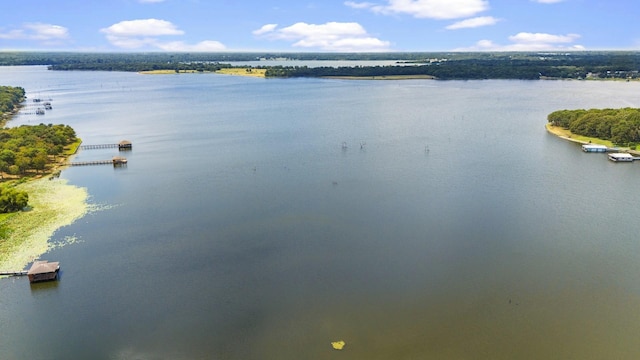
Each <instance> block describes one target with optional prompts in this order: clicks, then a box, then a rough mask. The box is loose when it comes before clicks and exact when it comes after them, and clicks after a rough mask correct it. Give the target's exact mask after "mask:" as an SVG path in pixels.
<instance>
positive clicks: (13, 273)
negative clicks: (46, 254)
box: [0, 271, 27, 276]
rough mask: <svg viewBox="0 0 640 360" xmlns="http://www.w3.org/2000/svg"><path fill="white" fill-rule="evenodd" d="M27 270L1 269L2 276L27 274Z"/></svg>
mask: <svg viewBox="0 0 640 360" xmlns="http://www.w3.org/2000/svg"><path fill="white" fill-rule="evenodd" d="M25 275H27V271H0V276H25Z"/></svg>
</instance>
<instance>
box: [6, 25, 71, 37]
mask: <svg viewBox="0 0 640 360" xmlns="http://www.w3.org/2000/svg"><path fill="white" fill-rule="evenodd" d="M67 38H69V30H68V29H67V28H65V27H63V26H59V25H52V24H43V23H26V24H23V25H22V27H21V28H19V29H12V30H9V31H7V32H0V39H7V40H35V41H43V42H51V41H60V40H65V39H67Z"/></svg>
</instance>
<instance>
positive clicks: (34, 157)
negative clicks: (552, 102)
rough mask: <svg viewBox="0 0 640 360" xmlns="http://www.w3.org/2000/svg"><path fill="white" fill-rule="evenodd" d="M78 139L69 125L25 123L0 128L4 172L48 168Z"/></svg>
mask: <svg viewBox="0 0 640 360" xmlns="http://www.w3.org/2000/svg"><path fill="white" fill-rule="evenodd" d="M77 140H78V139H77V137H76V133H75V130H73V129H72V128H71V127H70V126H68V125H53V124H48V125H45V124H39V125H35V126H33V125H21V126H19V127H14V128H5V129H1V130H0V172H2V173H6V174H11V175H24V174H26V173H27V172H29V171H34V172H36V173H37V172H40V171H44V170H45V169H46V168H47V166H48V165H49V164H51V163H53V162H54V161H55V157H56V156H59V155H62V154H63V152H64V148H65V146H68V145H70V144H72V143H74V142H76V141H77Z"/></svg>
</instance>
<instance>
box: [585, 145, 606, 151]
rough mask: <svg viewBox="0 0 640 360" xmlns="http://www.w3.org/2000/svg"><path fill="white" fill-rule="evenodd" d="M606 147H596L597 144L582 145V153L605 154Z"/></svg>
mask: <svg viewBox="0 0 640 360" xmlns="http://www.w3.org/2000/svg"><path fill="white" fill-rule="evenodd" d="M607 149H608V148H607V147H606V146H604V145H598V144H584V145H582V151H584V152H598V153H603V152H607Z"/></svg>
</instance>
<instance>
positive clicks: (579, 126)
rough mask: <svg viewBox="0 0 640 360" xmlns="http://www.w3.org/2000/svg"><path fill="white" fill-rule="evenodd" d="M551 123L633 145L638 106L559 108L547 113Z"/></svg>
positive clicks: (637, 140)
mask: <svg viewBox="0 0 640 360" xmlns="http://www.w3.org/2000/svg"><path fill="white" fill-rule="evenodd" d="M547 120H548V121H549V123H550V124H551V125H554V126H560V127H562V128H565V129H569V130H570V131H571V132H572V133H574V134H577V135H583V136H588V137H594V138H598V139H603V140H609V141H611V142H613V143H614V144H616V145H618V146H628V147H632V148H635V147H636V146H637V145H638V144H640V109H637V108H623V109H590V110H582V109H580V110H559V111H555V112H552V113H551V114H549V115H548V116H547Z"/></svg>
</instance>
